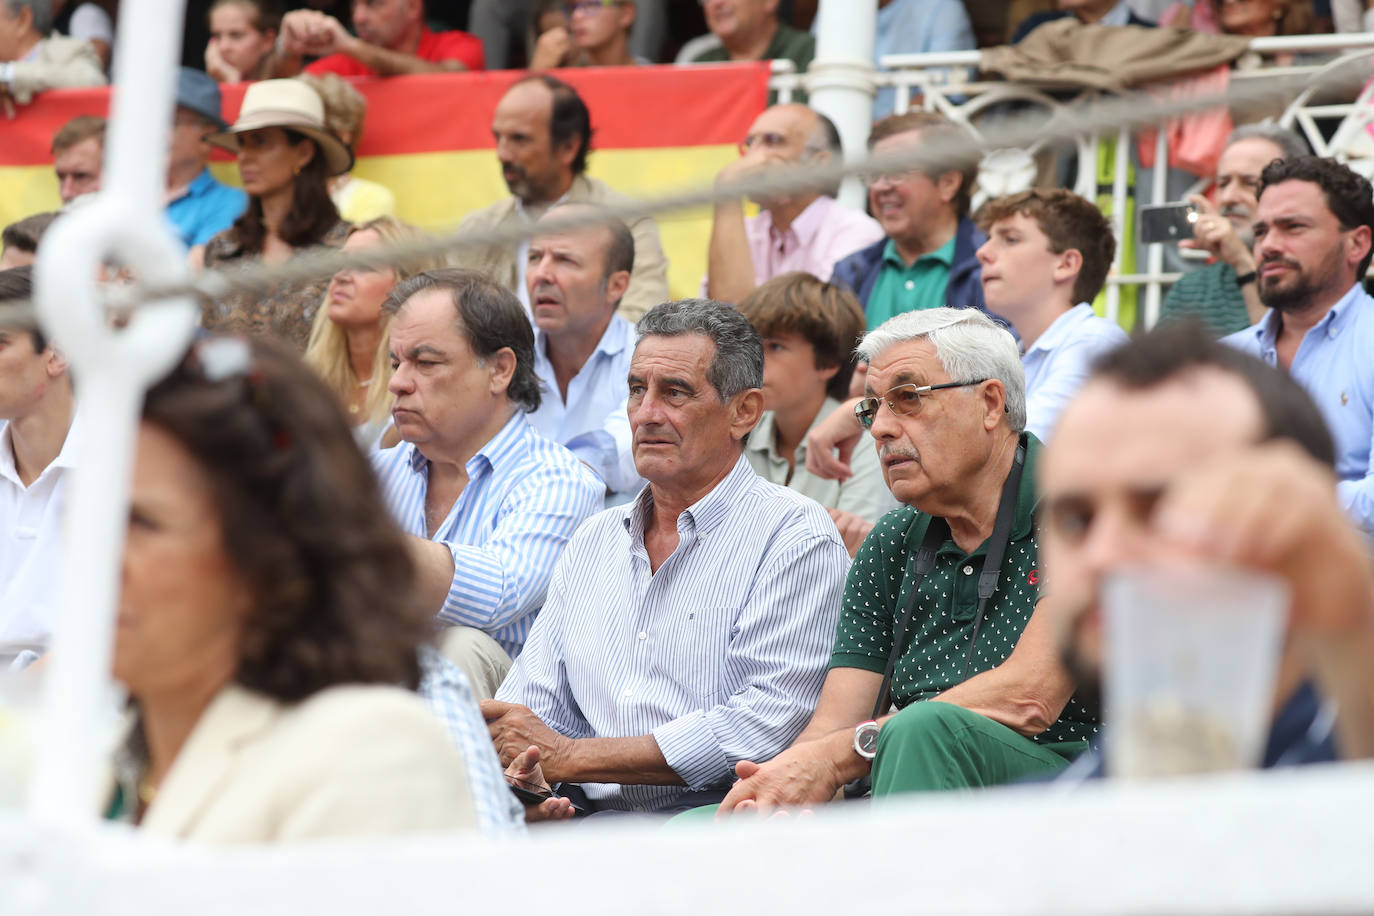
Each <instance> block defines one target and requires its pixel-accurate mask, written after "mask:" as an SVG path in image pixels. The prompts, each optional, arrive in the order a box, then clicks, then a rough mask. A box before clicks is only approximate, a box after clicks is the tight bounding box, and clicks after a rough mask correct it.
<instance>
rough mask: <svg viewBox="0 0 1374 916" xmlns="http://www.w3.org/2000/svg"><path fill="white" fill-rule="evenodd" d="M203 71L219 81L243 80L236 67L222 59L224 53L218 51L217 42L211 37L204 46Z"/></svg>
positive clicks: (233, 81) (237, 81)
mask: <svg viewBox="0 0 1374 916" xmlns="http://www.w3.org/2000/svg"><path fill="white" fill-rule="evenodd" d="M205 72H206V73H208V74H210V75H211V76H213V77H214V78H215V79H216V80H217V81H218V82H221V83H239V82H242V81H243V74H241V73H239V71H238V68H236V67H234V66H233V65H232V64H230V63H229V62H228V61H226V60H225V59H224V55H222V54H220V52H219V44H218V43H217V42H216V41H215V40H214V39H213V38H211V39H210V42H209V44H207V45H206V46H205Z"/></svg>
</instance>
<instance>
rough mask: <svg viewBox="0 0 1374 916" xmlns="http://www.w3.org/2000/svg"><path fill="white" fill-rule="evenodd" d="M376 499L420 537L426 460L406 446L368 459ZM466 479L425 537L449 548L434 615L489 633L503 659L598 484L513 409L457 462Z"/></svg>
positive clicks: (515, 645)
mask: <svg viewBox="0 0 1374 916" xmlns="http://www.w3.org/2000/svg"><path fill="white" fill-rule="evenodd" d="M372 464H373V468H374V469H375V470H376V472H377V477H378V480H379V481H380V483H381V487H382V496H383V498H384V499H385V500H386V504H387V506H388V507H389V508H390V509H391V514H392V515H393V516H395V518H396V521H397V523H398V524H399V525H400V526H401V529H402V530H403V531H405V532H407V533H408V534H414V535H418V536H419V537H425V536H426V531H425V490H426V488H427V485H428V483H429V460H428V459H426V458H425V456H424V455H422V454H420V451H419V450H418V449H417V448H416V447H415V446H414V445H412V444H411V443H409V442H403V443H401V444H400V445H397V446H395V447H394V448H389V449H383V450H381V451H377V452H373V453H372ZM465 467H466V470H467V475H468V482H467V485H466V486H465V487H463V492H462V493H461V494H459V496H458V499H457V500H456V501H455V502H454V503H453V507H452V508H451V509H450V510H449V513H448V516H447V517H446V518H445V519H444V521H443V524H441V525H440V526H439V528H438V530H436V531H435V532H434V533H433V534H432V535H430V540H433V541H437V542H439V543H442V544H443V545H444V546H446V547H448V548H449V550H451V551H452V552H453V582H452V583H451V584H450V585H449V591H448V597H447V598H446V599H445V600H444V605H443V607H442V608H440V609H439V619H440V620H441V621H442V622H444V623H446V624H449V625H451V626H467V627H476V628H477V629H479V630H485V631H486V632H487V633H490V634H491V637H492V638H493V639H495V640H496V641H497V642H498V643H500V644H501V647H502V648H503V649H505V650H506V651H507V652H509V653H510V655H511V656H512V657H514V656H515V655H516V654H518V653H519V652H520V649H521V647H522V646H523V645H524V643H525V637H526V636H527V635H528V634H529V631H530V624H531V623H532V622H533V620H534V616H535V614H537V613H538V611H539V608H540V606H541V605H543V603H544V594H545V592H546V591H547V589H548V585H549V577H550V576H551V575H552V574H553V567H554V564H555V563H556V562H558V557H559V555H560V554H561V553H562V552H563V548H564V547H565V546H566V545H567V543H568V539H569V538H570V537H572V533H573V531H574V530H575V529H576V528H577V526H578V525H580V524H582V522H584V521H585V520H586V519H588V518H589V517H591V516H592V515H593V514H595V513H596V512H598V511H600V509H601V506H602V494H604V493H605V491H606V488H605V486H604V485H603V484H602V483H601V481H600V480H598V479H597V477H596V475H595V474H593V473H592V472H591V471H590V470H588V469H587V467H586V466H585V465H584V464H582V462H580V461H578V460H577V458H576V457H574V456H573V454H572V452H570V451H568V450H567V449H565V448H564V447H563V446H561V445H559V444H558V443H556V442H550V441H549V440H547V439H545V438H544V437H543V436H541V435H539V434H538V433H536V432H535V431H534V430H533V429H531V428H530V425H529V423H528V421H526V419H525V414H524V413H523V412H521V411H517V412H516V413H515V415H514V416H512V417H511V418H510V421H509V422H507V423H506V425H505V426H503V427H501V431H500V432H498V433H497V434H496V435H495V436H493V437H492V438H491V440H490V441H489V442H487V444H486V445H484V446H482V447H481V448H480V449H479V450H478V451H477V454H475V455H473V456H472V458H470V459H468V462H467V464H466V466H465Z"/></svg>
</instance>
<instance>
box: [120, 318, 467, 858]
mask: <svg viewBox="0 0 1374 916" xmlns="http://www.w3.org/2000/svg"><path fill="white" fill-rule="evenodd" d="M386 517H387V512H386V508H385V506H384V505H383V504H382V501H381V497H380V495H379V494H378V490H377V485H376V483H375V482H374V480H373V477H372V472H371V469H370V468H369V466H368V463H367V460H366V459H365V458H364V457H363V456H362V454H361V453H360V452H359V451H358V449H357V447H356V446H355V445H354V443H353V436H352V433H351V432H350V430H349V428H348V424H347V422H346V421H345V419H344V417H343V414H342V413H341V412H340V410H339V408H338V406H337V404H336V402H335V398H334V397H333V395H332V394H331V393H330V391H329V390H328V389H327V388H326V387H325V385H324V383H323V382H321V381H319V380H318V379H317V378H315V376H314V375H313V374H312V373H311V372H310V371H309V370H308V369H307V368H306V367H305V366H303V365H302V364H301V363H299V362H298V361H297V360H296V359H294V358H293V357H292V356H291V355H290V354H289V353H287V352H285V351H284V350H283V349H282V348H281V347H279V346H278V345H276V344H273V343H271V342H268V341H259V342H254V343H251V344H250V343H249V342H248V341H246V340H244V339H241V338H213V337H212V338H206V339H204V340H203V341H201V342H200V343H199V344H197V345H196V347H195V348H194V349H193V350H192V353H191V355H190V356H188V357H187V359H186V360H185V361H184V362H183V363H182V365H181V366H180V367H179V368H178V369H177V370H175V371H174V372H173V373H172V374H171V375H170V376H169V377H168V378H167V379H165V380H163V381H162V382H160V383H159V384H158V385H157V386H155V387H154V388H153V389H152V390H151V391H149V393H148V396H147V400H146V403H145V405H144V409H143V423H142V425H141V427H140V429H139V435H138V457H137V461H136V465H135V472H134V480H133V493H132V505H131V509H130V515H129V530H128V540H127V544H126V547H125V553H124V574H123V587H122V592H121V596H120V609H119V620H118V626H117V631H116V637H115V651H114V674H115V677H116V678H117V679H118V680H119V681H121V682H122V683H123V684H124V685H125V687H127V689H128V692H129V697H130V701H131V707H132V715H131V719H130V727H129V732H128V735H127V738H126V740H125V741H124V742H123V743H122V744H121V745H120V748H119V750H118V752H117V754H116V759H115V784H114V786H113V787H112V791H111V794H110V797H109V809H108V815H109V816H110V817H111V818H114V819H119V820H125V821H129V822H133V823H138V824H140V825H141V826H142V828H143V829H145V830H147V831H149V832H152V833H156V834H160V835H165V836H170V837H174V838H179V839H190V840H196V841H202V842H220V843H228V842H281V841H288V840H299V839H307V838H312V837H323V836H356V835H363V834H376V833H391V832H403V831H422V830H440V829H449V828H458V827H470V826H473V824H474V813H473V804H472V798H471V793H470V790H469V787H468V786H469V783H468V778H467V775H468V774H467V768H466V766H467V765H466V764H465V761H464V760H463V758H462V757H460V756H459V754H458V752H457V751H455V750H454V748H453V746H452V745H451V744H450V743H449V739H448V737H447V735H446V734H445V732H444V730H443V728H442V727H441V725H440V724H439V723H438V721H437V720H435V719H434V718H433V716H432V715H431V713H430V712H429V710H428V709H426V708H425V705H424V703H423V702H422V701H421V700H420V698H419V697H417V696H416V695H415V694H413V693H412V692H410V691H408V690H406V689H404V688H406V687H409V688H414V687H415V686H416V684H417V681H418V679H419V676H420V670H419V662H418V659H417V654H416V653H417V649H418V647H419V646H420V645H421V644H422V643H423V642H424V641H425V640H426V639H427V638H428V637H429V636H430V635H431V618H430V615H429V614H428V613H426V612H425V611H424V610H423V608H421V607H420V606H419V604H418V603H417V602H416V600H415V596H414V594H413V592H412V586H411V583H412V581H413V571H412V568H411V562H410V559H409V554H408V553H407V551H406V545H405V542H404V540H403V538H402V535H401V534H400V533H399V532H398V531H397V530H396V529H394V528H393V527H392V526H391V525H389V524H387V523H386V522H385V519H386Z"/></svg>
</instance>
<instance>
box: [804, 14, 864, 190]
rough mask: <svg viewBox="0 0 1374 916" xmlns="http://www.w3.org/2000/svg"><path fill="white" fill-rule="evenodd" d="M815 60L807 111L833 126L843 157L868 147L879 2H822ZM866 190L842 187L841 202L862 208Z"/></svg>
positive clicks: (854, 184)
mask: <svg viewBox="0 0 1374 916" xmlns="http://www.w3.org/2000/svg"><path fill="white" fill-rule="evenodd" d="M816 23H817V24H816V35H817V36H818V37H817V39H816V59H815V60H814V61H812V63H811V66H810V67H808V68H807V71H806V91H807V94H808V98H809V101H810V104H811V107H812V108H814V109H816V110H817V111H819V112H820V113H821V114H824V115H825V116H827V117H828V118H830V120H831V121H833V122H835V127H836V129H838V130H839V132H840V138H841V139H842V140H843V141H844V148H845V153H846V157H847V158H849V159H855V158H858V156H860V155H861V154H862V153H863V151H864V150H865V148H866V147H867V144H868V133H869V130H870V128H871V127H872V125H873V96H874V93H875V92H876V91H877V85H876V83H875V81H874V78H873V44H874V40H875V38H876V36H877V31H878V0H821V4H820V9H819V10H818V11H817V13H816ZM865 196H866V194H865V191H864V187H863V185H862V184H860V183H859V181H858V180H857V179H855V178H848V179H845V181H844V183H843V184H842V185H841V186H840V196H839V200H840V202H841V203H843V204H846V205H848V206H851V207H856V208H858V209H863V206H864V199H865Z"/></svg>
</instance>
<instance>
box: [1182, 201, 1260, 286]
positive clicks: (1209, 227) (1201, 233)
mask: <svg viewBox="0 0 1374 916" xmlns="http://www.w3.org/2000/svg"><path fill="white" fill-rule="evenodd" d="M1188 202H1189V203H1191V204H1192V205H1193V207H1194V209H1196V210H1197V214H1198V218H1197V222H1195V223H1193V237H1192V238H1191V239H1185V240H1184V241H1182V242H1179V245H1178V247H1180V248H1193V249H1197V250H1200V251H1206V252H1208V253H1210V254H1211V255H1212V257H1214V258H1218V259H1220V260H1222V261H1224V262H1226V263H1227V264H1230V265H1231V267H1233V268H1234V269H1235V271H1236V273H1238V274H1247V273H1249V272H1250V271H1252V270H1254V269H1255V259H1254V256H1253V255H1252V254H1251V253H1250V249H1249V248H1247V247H1246V245H1245V242H1243V241H1242V240H1241V238H1240V235H1239V234H1238V233H1237V232H1236V227H1235V224H1234V223H1232V222H1231V220H1230V219H1228V218H1227V217H1225V216H1222V215H1221V213H1220V212H1219V211H1218V210H1217V208H1216V206H1214V205H1213V204H1212V202H1211V201H1210V200H1208V199H1207V198H1205V197H1203V196H1202V195H1200V194H1191V195H1189V197H1188Z"/></svg>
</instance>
